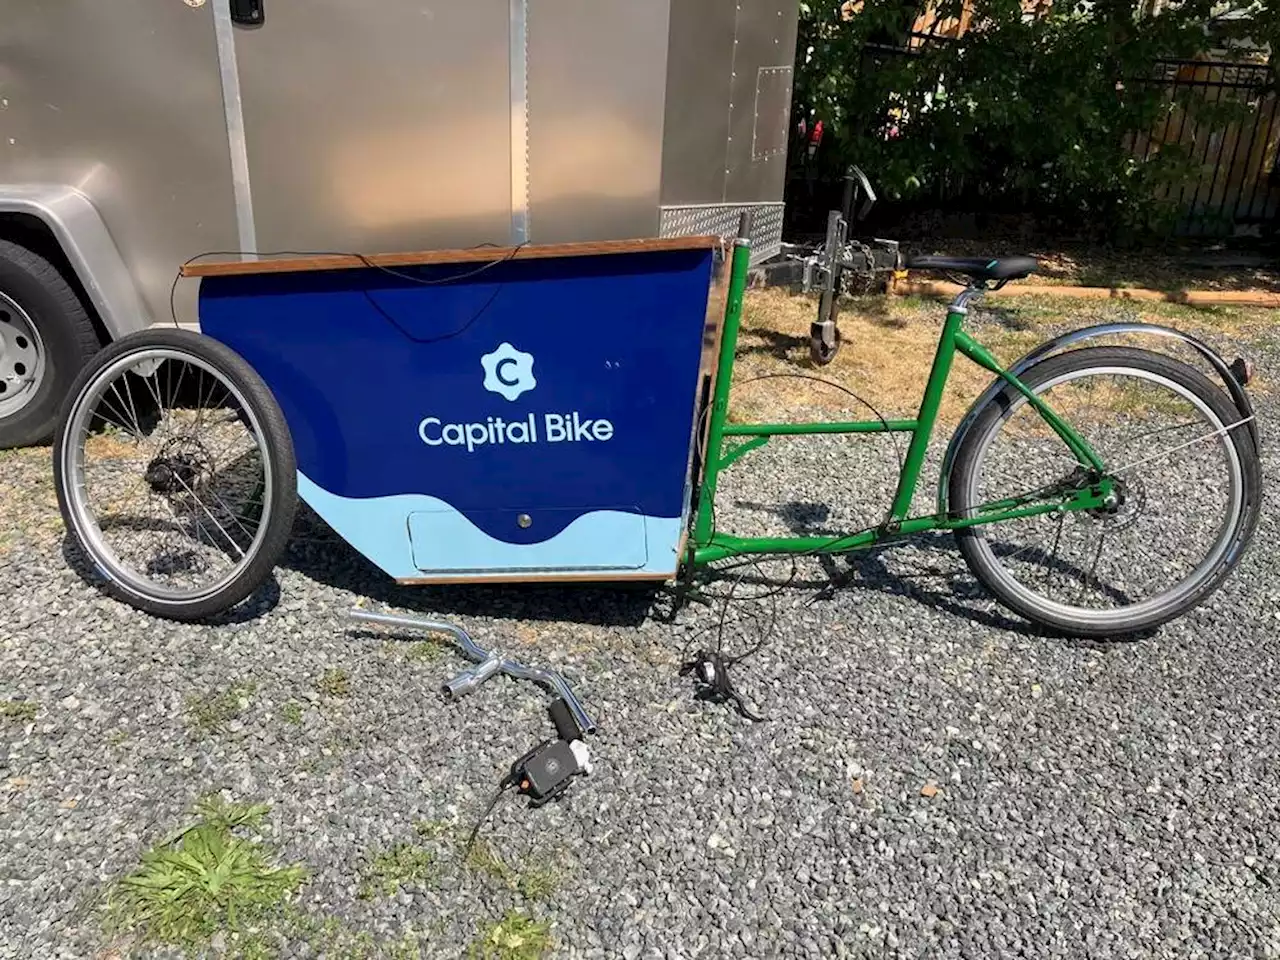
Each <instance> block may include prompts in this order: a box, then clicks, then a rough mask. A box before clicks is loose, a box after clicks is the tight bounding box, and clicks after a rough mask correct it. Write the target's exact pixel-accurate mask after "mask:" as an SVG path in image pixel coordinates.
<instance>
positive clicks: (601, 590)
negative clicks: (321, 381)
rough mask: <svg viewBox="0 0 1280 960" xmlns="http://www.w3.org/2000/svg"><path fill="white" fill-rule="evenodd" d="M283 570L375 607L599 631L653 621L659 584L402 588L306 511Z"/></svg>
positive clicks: (301, 512) (300, 516)
mask: <svg viewBox="0 0 1280 960" xmlns="http://www.w3.org/2000/svg"><path fill="white" fill-rule="evenodd" d="M280 562H281V565H282V566H284V567H287V568H288V569H291V570H295V571H297V572H298V573H301V574H302V575H303V576H305V577H308V578H309V579H311V580H315V581H317V582H319V583H324V584H327V585H329V586H332V587H336V588H338V589H340V590H350V591H352V592H353V593H358V594H361V595H362V596H364V597H367V598H368V599H370V600H372V601H373V602H374V603H377V604H382V605H385V606H388V607H395V608H397V609H400V610H408V611H411V612H416V613H420V614H422V615H424V616H448V615H451V614H452V615H457V616H468V617H505V618H509V619H513V620H534V621H552V620H560V621H565V622H568V623H581V624H589V625H592V626H632V627H634V626H639V625H640V624H642V623H644V621H645V620H646V619H647V618H648V615H649V612H650V608H651V607H652V606H653V601H654V597H655V595H656V594H657V593H658V592H659V590H660V587H659V586H657V585H655V584H648V583H638V584H634V585H629V584H626V583H617V584H590V583H542V584H536V583H528V584H523V583H507V584H493V585H491V586H490V585H485V584H440V585H422V586H401V585H399V584H397V583H396V582H395V581H394V580H392V579H391V578H390V577H388V576H387V575H386V574H384V573H383V572H382V571H381V570H379V569H378V568H377V567H375V566H374V565H373V564H372V563H370V562H369V561H368V560H366V559H365V558H364V557H363V556H362V555H360V554H359V553H357V552H356V551H355V550H354V549H352V548H351V547H350V546H349V545H348V544H347V543H346V541H344V540H343V539H342V538H341V537H339V536H338V535H337V534H335V533H334V532H333V531H332V530H330V529H329V527H328V526H327V525H326V524H325V523H324V521H323V520H321V519H320V518H319V517H317V516H316V515H315V514H314V513H313V512H312V511H310V510H309V509H307V508H306V507H305V506H301V507H299V510H298V522H297V524H296V525H295V527H294V538H293V540H292V541H291V542H290V545H289V549H288V551H286V553H285V556H284V557H283V558H282V559H281V561H280Z"/></svg>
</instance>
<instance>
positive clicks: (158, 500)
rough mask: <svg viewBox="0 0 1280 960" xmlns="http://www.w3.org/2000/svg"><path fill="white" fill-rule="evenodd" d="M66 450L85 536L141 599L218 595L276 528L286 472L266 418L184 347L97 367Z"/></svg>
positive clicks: (70, 491)
mask: <svg viewBox="0 0 1280 960" xmlns="http://www.w3.org/2000/svg"><path fill="white" fill-rule="evenodd" d="M61 457H62V463H61V466H62V471H63V478H64V479H63V487H64V490H63V492H64V494H65V496H66V498H67V504H68V508H69V511H68V512H69V514H70V517H71V522H72V525H73V526H74V527H75V531H76V533H77V534H78V536H79V540H80V543H81V544H82V545H83V546H84V548H85V550H86V552H87V553H88V554H89V556H90V557H91V559H92V560H93V562H94V564H95V565H96V566H97V568H98V569H99V571H100V572H101V573H102V574H103V576H105V577H107V578H108V579H109V580H111V581H112V582H113V583H115V584H117V585H118V586H119V587H121V588H123V589H124V590H126V591H128V592H129V593H131V594H134V595H136V596H139V597H142V598H145V599H148V600H151V601H154V602H157V603H168V604H185V603H191V602H194V601H199V600H202V599H205V598H207V597H210V596H213V595H215V594H216V593H218V592H219V591H220V590H222V589H224V588H225V587H226V586H227V585H228V584H229V583H231V582H232V581H233V580H234V579H235V578H236V577H237V576H238V575H239V574H240V573H241V572H243V570H244V569H245V568H246V567H247V566H248V564H249V563H250V562H251V561H252V560H253V557H254V556H255V555H256V554H257V552H258V550H259V549H260V548H261V545H262V542H263V540H264V539H265V537H266V533H267V530H268V529H269V527H270V523H271V519H272V517H271V492H272V490H273V488H274V485H275V481H276V478H275V477H274V476H273V475H272V468H271V458H270V457H269V456H268V450H267V441H266V436H265V433H264V431H263V429H262V425H261V423H260V422H259V420H258V418H257V416H256V414H255V413H254V412H253V410H252V409H251V408H250V406H249V404H248V402H247V401H246V399H245V397H244V395H243V394H242V393H241V391H240V390H239V389H238V388H237V387H236V386H235V385H234V384H232V383H231V382H230V381H229V380H228V379H227V378H226V377H225V376H224V375H223V374H222V373H220V372H219V371H218V370H217V369H216V368H215V367H214V366H213V365H212V364H211V363H210V362H209V361H207V360H204V359H202V358H200V357H197V356H194V355H193V354H191V353H189V352H187V351H185V350H181V349H176V348H172V347H153V348H143V349H139V350H137V351H134V352H132V353H128V354H125V355H124V356H121V357H118V358H116V359H115V360H114V361H112V362H111V363H110V364H108V365H107V366H105V367H103V369H102V370H100V371H98V372H97V373H95V374H94V376H93V377H92V378H91V379H90V380H89V382H88V383H86V384H85V386H84V389H82V390H81V392H80V394H79V395H78V396H77V398H76V400H75V404H74V406H73V408H72V410H71V412H70V415H69V416H68V419H67V426H66V432H65V440H64V443H63V448H62V451H61ZM200 574H206V575H205V576H200Z"/></svg>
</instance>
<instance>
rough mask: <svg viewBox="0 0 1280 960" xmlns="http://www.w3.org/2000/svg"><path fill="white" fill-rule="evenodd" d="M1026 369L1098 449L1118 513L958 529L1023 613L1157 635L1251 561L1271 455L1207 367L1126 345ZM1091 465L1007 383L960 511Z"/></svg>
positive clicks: (958, 501)
mask: <svg viewBox="0 0 1280 960" xmlns="http://www.w3.org/2000/svg"><path fill="white" fill-rule="evenodd" d="M1021 380H1022V381H1023V383H1025V384H1026V385H1027V386H1028V387H1030V388H1031V390H1032V391H1033V392H1034V393H1036V394H1037V395H1038V396H1040V397H1041V398H1043V399H1044V400H1045V401H1046V402H1047V403H1048V405H1049V406H1050V407H1051V408H1052V409H1053V410H1054V411H1055V412H1057V413H1058V414H1059V415H1060V416H1061V417H1062V418H1063V419H1064V420H1066V421H1067V422H1068V423H1070V424H1071V426H1072V428H1073V429H1075V430H1076V431H1077V432H1078V433H1079V434H1080V435H1081V436H1082V437H1083V438H1084V439H1085V440H1086V441H1087V442H1088V443H1089V445H1090V446H1091V447H1092V448H1093V450H1094V452H1095V453H1097V454H1098V455H1099V457H1100V458H1101V459H1102V461H1103V463H1104V464H1105V465H1106V469H1107V471H1108V472H1107V473H1106V474H1105V476H1109V477H1113V478H1114V479H1115V493H1116V497H1115V501H1114V503H1112V504H1111V505H1110V506H1108V507H1107V508H1106V509H1098V510H1082V511H1061V512H1055V513H1048V514H1043V515H1040V516H1034V517H1026V518H1021V519H1017V520H1008V521H1002V522H999V523H994V524H983V525H979V526H974V527H970V528H966V529H963V530H960V531H957V539H958V542H959V545H960V550H961V552H962V553H963V555H964V558H965V560H966V562H967V563H968V564H969V567H970V568H971V569H972V570H973V572H974V574H975V576H977V578H978V579H979V580H980V581H981V582H982V583H983V584H984V585H985V586H986V587H987V589H989V590H990V591H991V592H992V593H993V594H995V595H996V597H997V598H998V599H999V600H1000V601H1001V602H1002V603H1004V604H1005V605H1006V606H1008V607H1009V608H1010V609H1012V610H1014V611H1016V612H1017V613H1019V614H1021V615H1022V616H1024V617H1026V618H1027V619H1029V620H1032V621H1035V622H1037V623H1040V624H1043V625H1045V626H1047V627H1050V628H1052V629H1054V630H1058V631H1062V632H1064V633H1069V634H1073V635H1077V636H1087V637H1109V636H1122V635H1125V634H1131V633H1137V632H1142V631H1146V630H1149V629H1151V628H1153V627H1156V626H1158V625H1159V624H1162V623H1165V622H1167V621H1169V620H1171V619H1173V618H1175V617H1178V616H1180V615H1182V614H1183V613H1186V612H1187V611H1188V610H1190V609H1191V608H1192V607H1194V606H1196V605H1197V604H1199V603H1200V602H1202V601H1203V600H1204V599H1205V597H1207V596H1208V595H1209V594H1210V593H1211V592H1212V591H1213V590H1214V589H1216V588H1217V587H1218V585H1220V584H1221V583H1222V580H1223V578H1225V577H1226V576H1227V574H1228V573H1229V572H1230V571H1231V569H1232V567H1234V566H1235V565H1236V563H1238V562H1239V560H1240V557H1241V555H1242V553H1243V551H1244V548H1245V547H1246V545H1247V544H1248V542H1249V539H1250V538H1251V536H1252V535H1253V531H1254V528H1255V527H1256V525H1257V521H1258V513H1259V510H1260V507H1261V466H1260V463H1259V459H1258V453H1257V450H1256V448H1255V446H1254V442H1253V440H1252V437H1251V435H1250V433H1249V428H1248V427H1247V426H1245V425H1244V424H1243V423H1241V419H1242V418H1241V415H1240V412H1239V410H1238V409H1237V408H1236V407H1235V405H1234V404H1233V403H1232V402H1231V400H1230V398H1229V397H1227V395H1226V394H1225V393H1224V392H1223V391H1222V390H1221V389H1219V388H1218V387H1216V386H1214V385H1213V384H1212V383H1210V382H1209V381H1208V380H1207V379H1206V378H1205V377H1204V376H1202V375H1201V374H1200V373H1199V372H1198V371H1197V370H1195V369H1194V368H1193V367H1190V366H1188V365H1186V364H1184V363H1181V362H1180V361H1177V360H1175V359H1173V358H1171V357H1168V356H1166V355H1164V354H1158V353H1152V352H1150V351H1146V350H1136V349H1131V348H1126V347H1090V348H1086V349H1081V350H1073V351H1070V352H1068V353H1064V354H1060V355H1058V356H1055V357H1050V358H1048V359H1046V360H1043V361H1041V362H1040V363H1037V364H1035V365H1034V366H1033V367H1031V368H1030V369H1029V370H1028V371H1027V372H1026V373H1025V374H1023V375H1022V377H1021ZM1078 468H1079V464H1078V463H1077V462H1076V460H1075V458H1074V457H1073V456H1072V454H1071V453H1070V451H1069V450H1068V449H1067V447H1066V445H1065V443H1063V441H1062V440H1061V438H1059V437H1058V436H1057V434H1056V433H1054V432H1053V430H1052V429H1051V428H1050V427H1049V425H1048V424H1047V423H1046V422H1045V421H1044V420H1043V418H1041V417H1040V416H1039V414H1038V413H1036V411H1035V409H1034V408H1033V407H1032V406H1031V405H1030V403H1028V402H1027V400H1026V398H1025V397H1024V396H1022V395H1021V394H1020V393H1018V392H1017V391H1016V390H1015V389H1014V388H1013V387H1011V386H1010V387H1006V388H1005V389H1004V390H1002V391H1001V392H1000V393H999V394H997V395H996V397H995V398H994V399H993V400H992V402H991V403H990V404H988V405H987V407H985V408H984V409H983V410H981V411H980V412H979V414H978V417H977V419H976V420H975V421H974V423H973V426H972V429H971V430H970V431H969V433H968V434H967V436H966V437H965V439H964V440H963V441H962V444H961V447H960V449H959V450H958V451H957V454H956V459H955V466H954V469H953V471H952V474H951V479H950V496H951V504H952V508H953V510H954V511H955V512H957V513H958V514H960V515H961V516H973V515H974V514H975V512H976V511H977V508H978V507H979V506H980V505H982V504H984V503H989V502H992V501H997V500H1000V499H1002V498H1005V497H1009V496H1011V495H1013V494H1021V493H1027V492H1031V491H1040V490H1044V491H1051V490H1054V489H1055V488H1057V489H1061V487H1062V485H1063V484H1064V483H1066V484H1068V485H1069V484H1070V481H1069V480H1068V478H1070V477H1071V476H1072V475H1073V474H1074V473H1075V472H1076V471H1077V470H1078ZM1077 475H1078V474H1077ZM1045 496H1046V499H1051V498H1052V496H1053V494H1050V493H1046V495H1045Z"/></svg>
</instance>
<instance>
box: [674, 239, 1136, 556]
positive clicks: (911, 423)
mask: <svg viewBox="0 0 1280 960" xmlns="http://www.w3.org/2000/svg"><path fill="white" fill-rule="evenodd" d="M750 259H751V248H750V242H749V241H747V240H745V239H739V240H738V241H737V243H736V244H735V246H734V253H733V263H732V272H731V274H730V279H729V295H728V302H727V305H726V309H725V318H724V326H723V328H722V330H721V340H720V350H719V357H718V363H717V367H716V378H715V389H714V392H713V395H712V401H711V408H710V411H709V422H708V424H707V431H706V453H705V456H703V457H702V458H701V462H702V463H703V476H702V484H701V487H700V490H699V497H698V504H697V515H696V517H695V520H694V524H693V536H692V544H691V546H692V548H693V550H692V556H693V562H694V564H707V563H713V562H715V561H717V560H723V559H727V558H729V557H734V556H740V555H743V554H752V553H780V554H792V555H795V554H820V553H843V552H847V551H851V550H857V549H860V548H863V547H868V546H872V545H874V544H877V543H880V542H882V541H884V540H886V539H889V538H892V537H895V536H903V535H910V534H916V533H925V532H929V531H933V530H956V529H961V528H963V527H970V526H976V525H978V524H986V523H999V522H1000V521H1002V520H1013V519H1017V518H1020V517H1032V516H1037V515H1039V514H1044V513H1051V512H1055V511H1075V510H1089V509H1098V508H1100V507H1103V506H1104V505H1105V501H1106V498H1107V496H1108V495H1109V494H1110V493H1111V490H1112V483H1111V481H1110V479H1109V478H1106V477H1105V476H1101V475H1102V474H1103V473H1104V467H1103V464H1102V461H1101V460H1100V459H1099V458H1098V457H1097V455H1096V454H1095V453H1094V452H1093V450H1091V449H1090V447H1089V445H1088V444H1087V443H1086V442H1085V441H1084V439H1083V438H1082V437H1080V436H1079V434H1077V433H1076V432H1075V431H1074V430H1073V429H1072V428H1071V426H1070V425H1069V424H1067V423H1066V422H1065V421H1064V420H1062V418H1061V417H1059V416H1058V415H1057V414H1056V413H1055V412H1054V411H1053V410H1052V409H1051V408H1050V407H1049V405H1048V404H1046V403H1045V402H1044V401H1043V400H1041V399H1040V398H1039V397H1038V396H1037V395H1036V394H1035V393H1034V392H1033V391H1032V390H1031V389H1030V388H1029V387H1027V386H1026V384H1024V383H1023V382H1022V381H1021V380H1019V379H1018V378H1017V377H1016V376H1014V375H1013V374H1012V373H1010V372H1009V371H1007V370H1005V369H1004V367H1002V366H1001V365H1000V363H999V361H998V360H996V358H995V357H994V356H992V354H991V353H990V352H989V351H987V349H986V348H985V347H983V346H982V345H981V344H980V343H978V342H977V341H976V340H974V339H973V338H972V337H970V336H969V335H968V334H967V333H965V332H964V331H963V330H962V329H961V325H962V324H963V322H964V318H965V316H966V315H967V313H968V310H967V303H968V301H969V300H970V299H971V298H972V297H974V296H976V295H977V294H978V293H979V291H977V290H966V291H965V292H964V293H962V294H960V296H959V297H957V298H956V300H955V301H954V302H953V303H952V304H951V306H950V307H949V308H948V310H947V317H946V321H945V322H944V324H943V327H942V334H941V336H940V337H939V340H938V349H937V352H936V353H935V354H934V358H933V366H932V368H931V369H930V371H929V379H928V381H927V382H926V383H925V389H924V395H923V396H922V397H921V400H920V408H919V412H918V413H917V415H916V418H915V419H914V420H887V421H881V420H855V421H846V422H832V423H748V424H730V423H727V422H726V418H727V415H728V410H729V391H730V388H731V387H732V379H733V360H734V356H735V353H736V351H737V345H738V334H739V332H740V330H741V326H742V308H743V299H744V295H745V292H746V285H747V270H748V267H749V266H750ZM957 352H959V353H962V354H963V355H964V356H966V357H968V358H969V359H970V360H972V361H973V362H974V363H977V364H978V365H979V366H981V367H984V368H985V369H987V370H990V371H991V372H992V373H994V374H995V375H996V376H998V377H1000V378H1001V379H1002V380H1004V381H1005V382H1006V383H1008V384H1010V385H1011V386H1013V388H1014V389H1015V390H1017V391H1018V392H1019V393H1021V394H1022V395H1023V396H1025V397H1026V398H1027V401H1028V403H1029V404H1030V405H1031V406H1032V407H1033V408H1034V409H1035V410H1036V412H1037V413H1038V414H1039V415H1040V416H1041V417H1042V418H1043V419H1044V420H1045V422H1046V423H1048V424H1049V426H1050V427H1051V428H1052V429H1053V430H1054V432H1056V433H1057V434H1058V436H1059V437H1061V438H1062V441H1063V443H1065V444H1066V445H1067V447H1068V449H1070V450H1071V452H1072V454H1073V455H1074V456H1075V457H1076V459H1077V460H1078V461H1079V462H1080V463H1081V465H1082V466H1084V467H1086V468H1089V469H1091V470H1092V471H1093V472H1094V473H1095V474H1097V475H1098V477H1099V478H1098V479H1097V481H1096V482H1094V483H1092V484H1090V485H1089V486H1087V487H1082V488H1080V489H1074V490H1070V491H1068V492H1065V493H1062V494H1061V495H1059V496H1058V497H1057V498H1056V499H1055V498H1049V499H1046V498H1045V495H1043V494H1039V495H1033V494H1028V495H1023V496H1018V497H1010V498H1007V499H1004V500H999V501H994V502H992V503H986V504H982V505H981V506H979V507H978V508H977V509H976V510H975V511H974V512H973V514H972V515H971V516H968V517H957V516H954V515H952V514H933V515H931V516H921V517H911V516H910V512H911V501H912V499H913V497H914V495H915V491H916V487H917V486H918V484H919V480H920V473H921V470H922V468H923V465H924V459H925V454H926V452H927V451H928V447H929V441H930V439H931V437H932V435H933V429H934V427H935V426H936V424H937V420H938V410H939V407H940V406H941V403H942V393H943V390H944V388H945V387H946V384H947V378H948V376H949V375H950V373H951V365H952V362H953V361H954V359H955V355H956V353H957ZM891 432H900V433H910V434H911V443H910V446H909V447H908V449H907V455H906V459H905V460H904V461H903V463H902V469H901V471H900V473H899V476H898V485H897V489H896V490H895V492H894V496H893V501H892V505H891V506H890V509H889V514H888V517H887V519H886V520H885V522H884V523H883V524H881V525H880V526H877V527H869V528H867V529H865V530H860V531H857V532H854V533H850V534H848V535H847V536H836V537H737V536H733V535H731V534H725V533H719V532H717V531H716V530H715V495H716V486H717V481H718V479H719V475H720V472H721V471H722V470H724V469H726V468H728V467H729V466H730V465H731V464H732V463H734V462H735V461H736V460H737V459H738V458H740V457H741V456H743V455H744V454H746V453H748V452H750V451H751V450H754V449H756V448H757V447H761V446H763V445H764V444H766V443H768V442H769V440H770V439H771V438H773V437H776V436H811V435H818V434H827V435H830V434H853V433H891ZM699 433H701V430H699ZM730 437H740V438H742V439H741V440H740V441H738V442H736V443H735V444H734V445H732V446H730V447H729V448H728V449H726V444H725V441H726V439H727V438H730Z"/></svg>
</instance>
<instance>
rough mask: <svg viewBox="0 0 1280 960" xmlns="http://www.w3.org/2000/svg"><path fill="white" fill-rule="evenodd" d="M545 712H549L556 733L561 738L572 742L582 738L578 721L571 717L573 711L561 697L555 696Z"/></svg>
mask: <svg viewBox="0 0 1280 960" xmlns="http://www.w3.org/2000/svg"><path fill="white" fill-rule="evenodd" d="M547 713H549V714H551V722H552V723H554V724H555V725H556V733H558V734H559V735H560V739H561V740H565V741H567V742H569V743H572V742H573V741H574V740H581V739H582V731H581V730H580V729H578V721H576V720H574V719H573V711H572V710H570V709H569V705H568V704H567V703H565V702H564V700H563V699H561V698H556V699H555V700H554V701H552V703H551V706H549V707H548V708H547Z"/></svg>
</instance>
